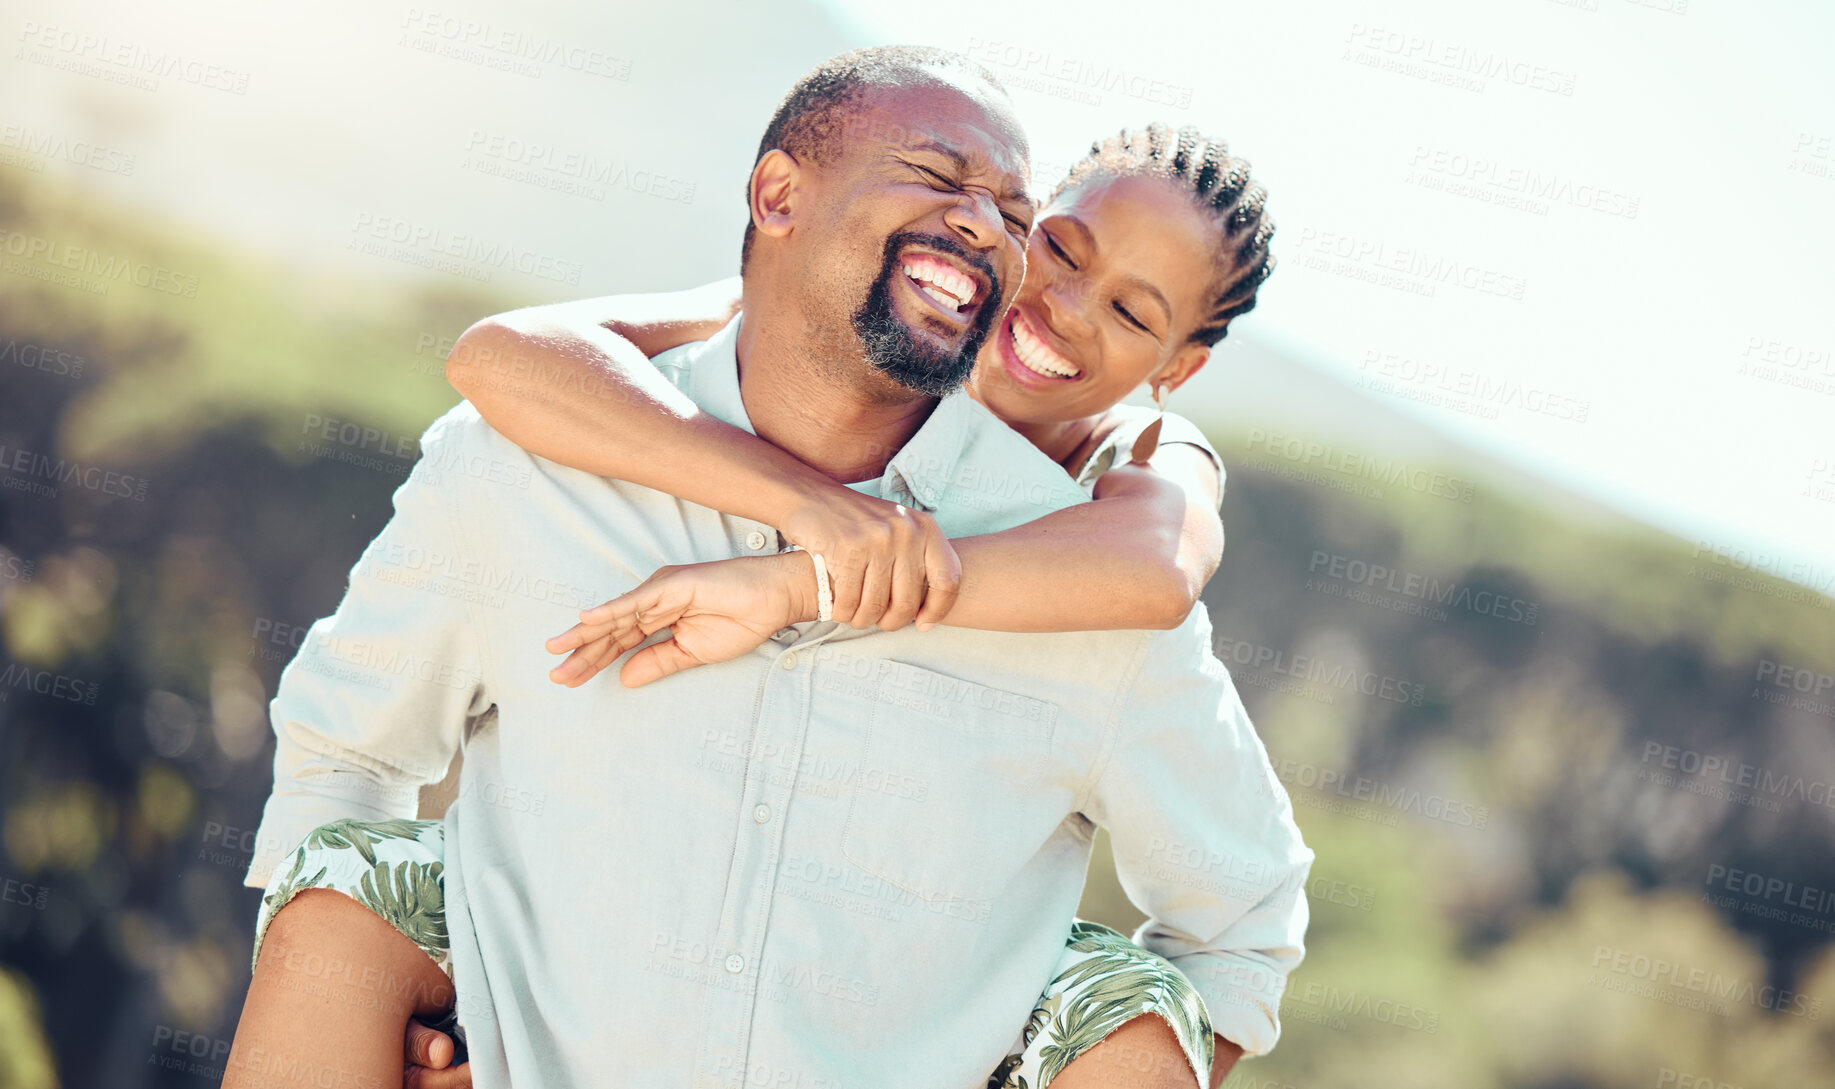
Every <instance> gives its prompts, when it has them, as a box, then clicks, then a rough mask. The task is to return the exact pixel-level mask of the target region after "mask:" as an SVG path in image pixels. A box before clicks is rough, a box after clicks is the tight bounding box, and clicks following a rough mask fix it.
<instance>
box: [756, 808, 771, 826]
mask: <svg viewBox="0 0 1835 1089" xmlns="http://www.w3.org/2000/svg"><path fill="white" fill-rule="evenodd" d="M770 819H771V807H770V806H768V805H759V806H755V807H754V808H753V809H752V820H753V821H754V822H756V823H758V824H763V823H765V822H766V821H768V820H770Z"/></svg>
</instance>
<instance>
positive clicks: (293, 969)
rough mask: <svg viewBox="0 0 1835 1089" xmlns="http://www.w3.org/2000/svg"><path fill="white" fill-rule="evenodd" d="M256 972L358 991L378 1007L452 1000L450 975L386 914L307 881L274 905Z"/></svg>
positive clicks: (303, 985)
mask: <svg viewBox="0 0 1835 1089" xmlns="http://www.w3.org/2000/svg"><path fill="white" fill-rule="evenodd" d="M255 971H256V973H257V974H258V975H259V974H263V973H267V974H278V975H280V976H281V977H283V978H285V979H288V980H290V981H291V982H293V983H294V984H295V985H296V987H297V988H298V989H300V990H303V991H319V992H321V993H324V992H346V993H350V994H353V995H362V996H365V997H367V998H368V999H369V1000H370V1001H372V1002H373V1003H374V1005H375V1007H376V1008H378V1009H400V1010H402V1011H404V1012H405V1014H409V1015H413V1014H421V1015H425V1014H432V1013H438V1012H441V1011H443V1010H446V1009H449V1008H451V1006H452V1003H453V987H452V980H451V979H449V978H448V977H447V976H446V973H445V972H443V971H441V970H440V967H439V965H438V964H435V963H434V961H433V959H432V958H431V957H429V956H428V955H427V953H426V951H425V950H423V949H422V948H421V947H420V946H418V945H416V944H415V943H414V942H413V941H412V940H410V939H409V938H408V937H407V936H406V935H404V934H403V933H401V931H399V930H397V929H395V927H393V926H391V925H390V924H389V923H388V921H387V920H385V919H383V918H382V917H381V916H379V915H377V914H376V913H375V912H373V911H371V910H369V909H368V908H366V907H364V906H363V905H362V904H359V903H358V902H357V901H355V900H353V899H351V898H350V897H349V896H346V895H344V894H343V893H341V892H337V891H335V890H332V889H306V890H303V891H301V892H300V893H299V894H297V895H295V896H294V897H293V898H292V899H291V900H289V901H288V902H287V903H286V905H285V906H283V907H282V908H281V909H280V910H279V911H277V912H275V913H274V918H273V919H272V920H270V921H269V923H268V929H267V935H266V937H265V938H264V939H263V942H262V947H261V959H260V962H259V963H258V964H257V965H256V966H255Z"/></svg>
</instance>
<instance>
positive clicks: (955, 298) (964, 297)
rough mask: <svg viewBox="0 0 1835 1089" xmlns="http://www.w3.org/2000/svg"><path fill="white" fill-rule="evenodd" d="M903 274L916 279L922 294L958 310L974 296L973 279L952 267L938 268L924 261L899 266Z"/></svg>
mask: <svg viewBox="0 0 1835 1089" xmlns="http://www.w3.org/2000/svg"><path fill="white" fill-rule="evenodd" d="M901 267H902V268H903V269H904V271H905V275H907V276H909V277H911V278H912V279H913V280H916V281H917V285H918V287H919V288H920V289H922V290H923V292H924V294H926V295H929V296H930V297H931V298H933V299H935V300H937V301H938V302H940V303H942V304H943V305H944V306H947V307H949V308H950V309H951V310H960V309H961V308H962V307H964V306H967V305H968V301H969V300H970V299H972V298H974V297H975V281H973V280H971V279H969V278H968V277H967V276H964V275H962V274H961V273H960V272H957V271H956V270H955V269H952V268H938V267H937V266H935V265H932V264H929V263H925V264H922V265H903V266H901Z"/></svg>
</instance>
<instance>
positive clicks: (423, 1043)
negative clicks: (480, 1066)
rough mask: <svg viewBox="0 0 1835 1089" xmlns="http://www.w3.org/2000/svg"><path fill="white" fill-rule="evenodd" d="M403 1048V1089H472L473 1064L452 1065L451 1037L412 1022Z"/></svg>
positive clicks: (410, 1021)
mask: <svg viewBox="0 0 1835 1089" xmlns="http://www.w3.org/2000/svg"><path fill="white" fill-rule="evenodd" d="M403 1044H404V1054H403V1056H402V1058H403V1062H402V1073H401V1084H402V1089H471V1064H470V1063H460V1064H459V1065H458V1066H452V1065H450V1064H451V1062H452V1059H453V1052H454V1050H455V1048H454V1046H453V1042H452V1037H450V1036H448V1035H446V1034H445V1033H443V1032H441V1031H439V1030H438V1029H434V1028H429V1027H428V1026H426V1025H423V1024H421V1023H420V1022H419V1021H415V1020H412V1019H410V1020H409V1021H408V1033H407V1036H406V1038H405V1039H404V1041H403Z"/></svg>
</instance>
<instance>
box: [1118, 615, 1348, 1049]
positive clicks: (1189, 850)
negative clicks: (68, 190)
mask: <svg viewBox="0 0 1835 1089" xmlns="http://www.w3.org/2000/svg"><path fill="white" fill-rule="evenodd" d="M1084 812H1085V814H1086V815H1087V816H1089V817H1090V819H1091V820H1093V821H1095V822H1096V823H1097V824H1099V825H1101V826H1103V827H1105V828H1107V829H1108V831H1109V838H1110V840H1111V842H1112V844H1113V846H1114V853H1115V868H1116V871H1117V874H1118V875H1119V877H1120V879H1121V886H1122V889H1123V890H1124V891H1125V892H1126V893H1127V894H1128V898H1129V899H1130V900H1131V901H1133V903H1134V905H1135V906H1136V907H1138V908H1139V909H1140V910H1141V911H1143V912H1145V913H1146V915H1147V921H1146V922H1144V923H1142V924H1141V926H1140V928H1139V929H1138V930H1137V931H1136V932H1135V934H1134V940H1135V941H1136V942H1138V943H1139V944H1140V945H1142V946H1143V947H1145V948H1147V949H1150V950H1152V951H1153V952H1155V953H1158V954H1160V955H1161V956H1163V957H1165V958H1166V959H1168V960H1170V961H1171V962H1172V963H1173V964H1174V965H1176V966H1177V967H1178V968H1179V970H1180V971H1181V972H1183V973H1184V974H1185V976H1186V978H1188V979H1189V980H1191V982H1192V985H1193V986H1194V987H1196V988H1197V990H1198V993H1199V994H1200V995H1202V996H1203V998H1204V1001H1205V1005H1206V1007H1207V1008H1208V1010H1209V1013H1210V1017H1211V1023H1212V1027H1213V1028H1214V1029H1215V1030H1216V1032H1217V1033H1218V1034H1220V1035H1222V1036H1223V1037H1224V1038H1225V1039H1227V1040H1230V1041H1231V1042H1232V1043H1235V1044H1237V1045H1238V1046H1240V1047H1241V1048H1242V1049H1243V1050H1244V1052H1245V1053H1247V1054H1249V1055H1260V1054H1265V1053H1266V1052H1268V1051H1269V1050H1270V1049H1272V1048H1273V1047H1274V1045H1275V1042H1276V1041H1277V1040H1278V1039H1279V1038H1280V1001H1281V993H1282V991H1283V990H1284V989H1285V987H1286V982H1287V977H1288V975H1289V974H1290V973H1291V972H1292V971H1293V970H1294V968H1296V967H1297V966H1298V965H1299V963H1300V959H1301V957H1302V956H1304V954H1305V945H1304V938H1305V933H1306V924H1307V905H1306V897H1305V883H1306V875H1307V872H1308V871H1309V870H1310V869H1311V867H1312V859H1313V852H1312V851H1311V849H1309V848H1308V847H1307V846H1306V845H1305V843H1304V842H1302V840H1301V838H1300V830H1299V828H1298V826H1297V825H1296V824H1295V823H1294V819H1293V806H1292V803H1291V802H1290V801H1289V799H1288V797H1287V792H1286V790H1285V789H1284V788H1283V787H1282V785H1281V783H1280V780H1279V779H1278V778H1276V776H1275V774H1274V769H1273V767H1272V766H1271V764H1270V763H1269V760H1268V755H1267V751H1266V750H1265V749H1264V748H1263V747H1262V743H1261V739H1260V738H1259V737H1258V736H1256V733H1255V729H1254V726H1253V725H1252V724H1251V723H1250V721H1249V716H1248V713H1247V712H1246V711H1245V710H1244V709H1243V705H1242V700H1241V698H1240V697H1239V696H1238V695H1237V692H1236V686H1235V684H1234V683H1233V682H1232V681H1231V679H1230V675H1229V671H1228V670H1226V669H1225V668H1224V667H1223V665H1222V663H1220V662H1218V661H1217V659H1216V658H1215V657H1214V656H1213V655H1212V654H1211V653H1210V623H1209V620H1208V617H1207V616H1206V615H1205V611H1204V606H1203V605H1202V604H1200V605H1199V606H1197V608H1195V609H1194V610H1193V615H1192V616H1191V617H1189V618H1187V620H1186V622H1185V624H1184V625H1183V626H1182V627H1180V628H1178V629H1176V630H1174V631H1170V632H1163V633H1157V634H1156V635H1155V637H1154V638H1153V639H1152V640H1151V641H1150V642H1149V643H1148V644H1147V650H1146V654H1145V656H1144V660H1143V662H1142V665H1141V667H1140V671H1139V673H1138V675H1137V676H1136V678H1135V680H1134V682H1133V683H1132V684H1131V685H1130V686H1129V689H1128V696H1127V698H1126V699H1125V701H1124V702H1123V703H1122V705H1121V711H1120V713H1119V715H1118V721H1117V723H1116V728H1115V732H1114V739H1113V743H1112V745H1111V748H1110V752H1109V755H1108V758H1107V760H1106V762H1105V763H1104V764H1103V765H1102V766H1101V768H1100V771H1099V773H1098V775H1097V778H1096V780H1095V782H1094V786H1093V788H1092V790H1091V797H1090V798H1089V800H1088V802H1087V804H1086V805H1085V806H1084Z"/></svg>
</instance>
